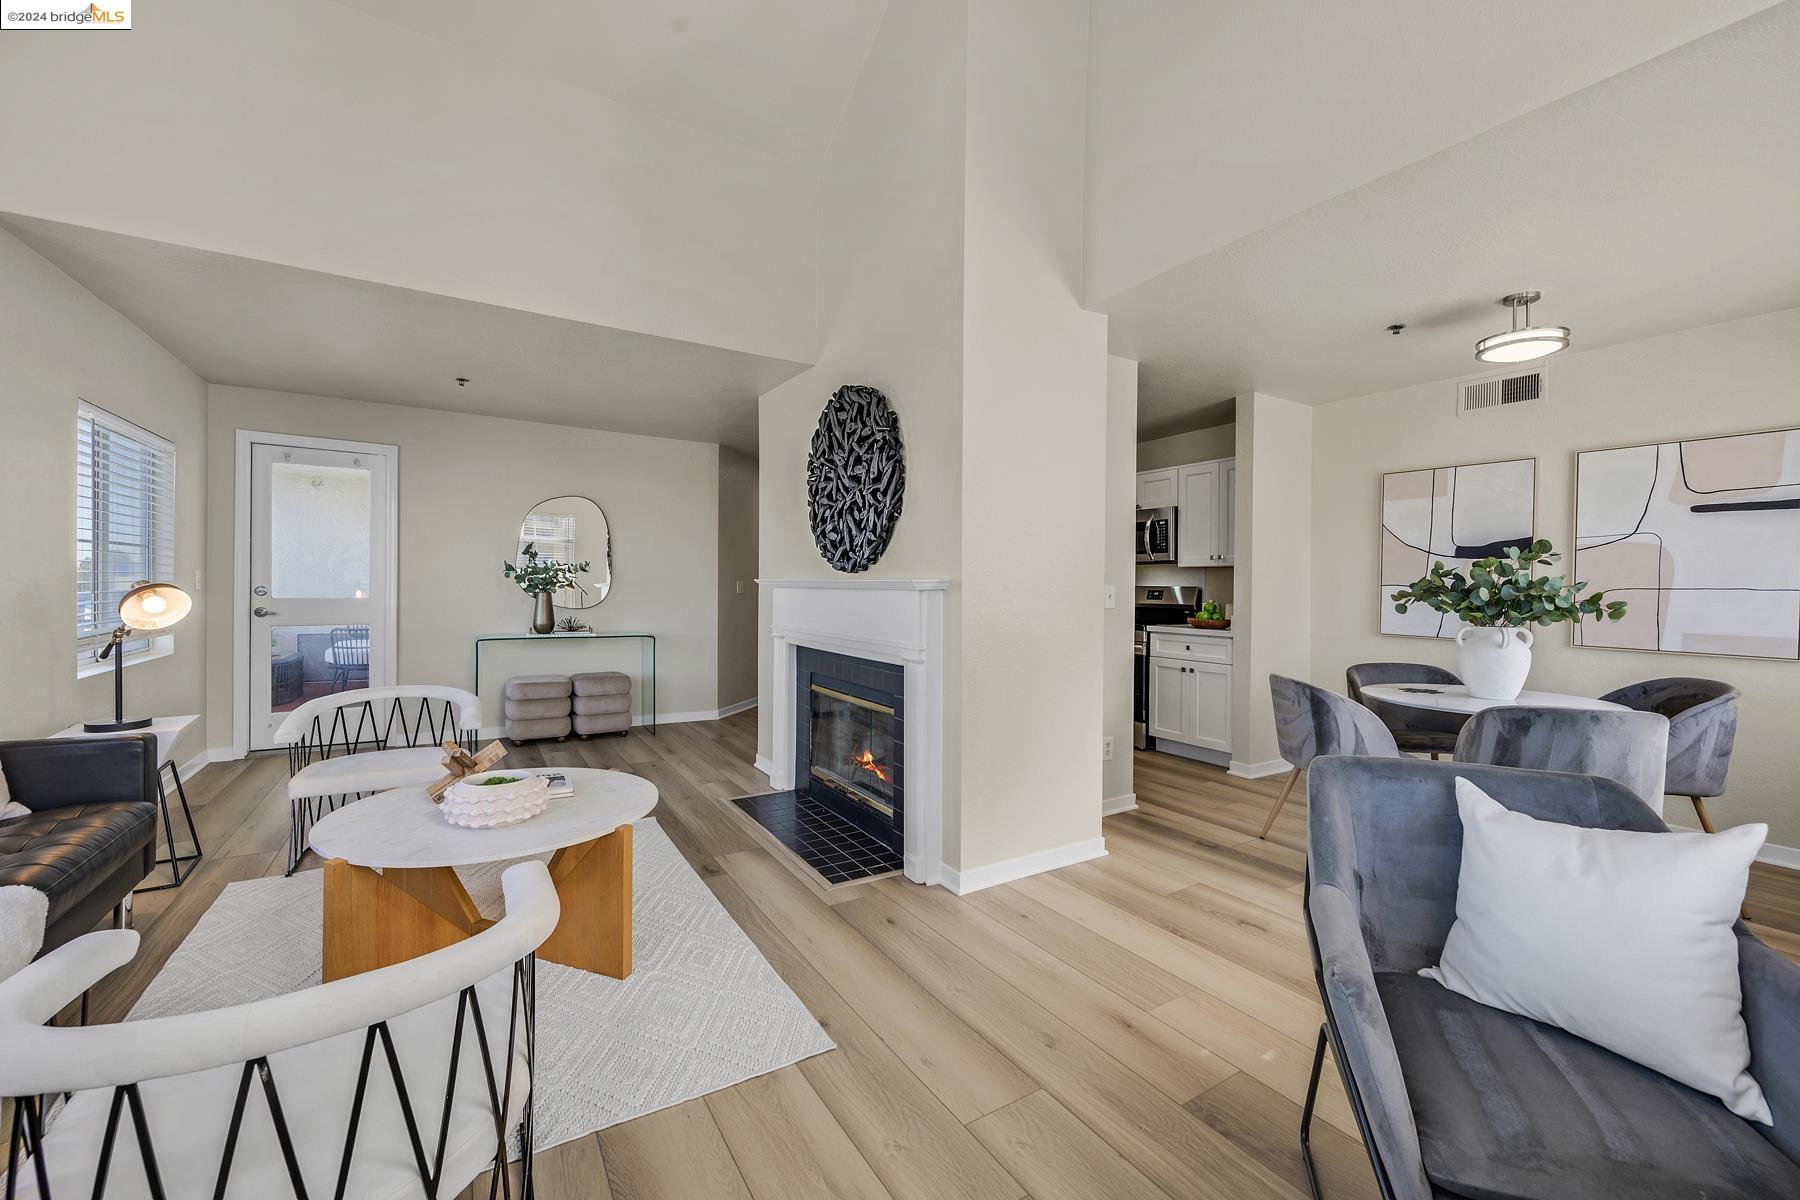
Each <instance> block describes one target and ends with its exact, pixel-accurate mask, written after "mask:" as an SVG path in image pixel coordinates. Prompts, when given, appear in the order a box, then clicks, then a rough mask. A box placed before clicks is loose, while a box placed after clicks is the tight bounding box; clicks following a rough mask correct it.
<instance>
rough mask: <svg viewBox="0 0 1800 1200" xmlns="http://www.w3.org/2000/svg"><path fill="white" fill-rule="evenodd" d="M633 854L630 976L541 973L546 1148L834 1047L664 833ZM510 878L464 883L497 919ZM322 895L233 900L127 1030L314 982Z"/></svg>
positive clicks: (482, 874) (312, 877)
mask: <svg viewBox="0 0 1800 1200" xmlns="http://www.w3.org/2000/svg"><path fill="white" fill-rule="evenodd" d="M633 841H634V850H635V859H636V861H635V867H634V872H633V876H632V881H633V890H632V920H633V935H634V936H633V945H632V954H633V960H634V961H633V970H632V972H631V977H630V978H629V979H624V980H617V979H608V978H606V977H605V976H602V975H594V974H590V973H589V972H587V971H578V970H576V969H574V968H572V967H564V966H560V965H558V964H556V963H551V962H544V961H542V960H540V961H539V962H538V968H537V978H538V1014H537V1015H538V1042H537V1061H538V1076H539V1080H538V1086H537V1092H536V1096H535V1097H534V1103H535V1110H536V1111H535V1114H534V1115H535V1119H536V1132H537V1148H538V1149H539V1150H544V1149H548V1148H549V1147H551V1146H555V1145H558V1144H560V1143H562V1142H566V1141H570V1140H571V1139H573V1138H578V1137H581V1136H582V1135H583V1134H586V1133H592V1132H593V1131H594V1130H596V1129H605V1128H606V1127H607V1126H609V1125H616V1124H618V1123H619V1122H620V1121H628V1120H630V1119H631V1118H632V1117H641V1116H643V1115H644V1114H645V1113H648V1112H655V1111H656V1110H657V1109H659V1108H666V1107H668V1106H669V1105H671V1104H679V1103H681V1102H682V1101H684V1100H691V1099H693V1098H694V1097H696V1096H703V1095H705V1094H706V1093H708V1092H713V1091H717V1090H718V1089H720V1088H723V1087H729V1086H731V1085H732V1084H734V1083H741V1082H742V1081H744V1080H746V1079H750V1078H753V1077H754V1076H757V1075H762V1074H765V1073H767V1072H769V1071H773V1070H776V1069H778V1068H780V1067H785V1066H787V1065H788V1064H790V1063H795V1062H799V1061H800V1060H801V1059H803V1058H810V1057H811V1056H812V1055H815V1054H822V1053H823V1052H825V1051H827V1050H830V1049H832V1048H833V1047H834V1045H835V1043H834V1042H833V1041H832V1040H831V1039H830V1038H829V1037H827V1036H825V1031H824V1030H823V1029H821V1028H820V1027H819V1023H818V1022H817V1021H815V1020H813V1017H812V1014H811V1013H809V1012H808V1011H807V1010H806V1006H805V1005H804V1004H802V1003H800V998H799V997H798V996H796V995H794V993H793V991H792V990H790V989H789V988H788V986H787V984H786V983H784V982H782V979H781V977H780V976H779V975H777V974H776V973H775V969H774V968H773V967H771V966H770V965H769V963H768V960H767V959H765V958H763V956H762V953H761V952H760V951H759V950H757V948H756V946H755V944H754V943H752V942H751V941H750V939H749V938H748V937H746V936H745V935H744V931H743V930H741V929H739V928H738V926H737V923H736V922H735V921H733V920H732V919H731V914H729V913H727V912H726V911H725V910H724V909H723V908H721V907H720V905H719V902H718V901H717V900H716V899H714V898H713V894H712V893H711V892H710V891H708V890H707V888H706V885H705V884H704V883H702V882H701V881H700V877H699V876H698V875H696V874H694V871H693V868H691V867H689V866H688V864H687V860H686V859H684V858H682V857H681V854H680V852H679V851H677V850H676V849H675V846H674V844H673V843H671V842H670V841H669V837H668V835H667V834H665V833H664V832H663V831H662V830H661V829H660V828H658V826H657V824H656V822H655V821H654V820H650V819H646V820H643V821H639V822H637V824H636V827H635V833H634V837H633ZM505 866H506V864H504V863H494V864H489V865H486V866H481V867H475V868H471V869H465V870H462V871H460V872H459V873H460V874H461V875H462V877H463V882H464V884H465V885H466V886H467V887H468V889H469V894H470V895H471V896H472V897H473V898H474V900H475V902H476V904H477V905H479V906H480V908H481V910H482V912H483V913H484V914H486V915H489V916H498V915H499V910H500V908H501V902H500V872H501V870H503V869H504V867H505ZM322 883H323V877H322V875H321V873H320V872H318V871H308V872H305V873H304V874H300V875H295V876H294V877H292V878H291V879H282V878H274V879H255V880H250V881H248V882H244V883H234V884H231V885H229V886H228V887H226V889H225V892H224V894H223V895H221V896H220V897H219V899H218V900H217V901H215V902H214V904H213V906H212V907H211V908H210V909H208V910H207V912H206V915H205V916H203V917H202V918H200V922H199V924H198V925H196V926H195V927H194V931H193V932H192V933H190V934H189V935H188V937H187V940H186V941H184V942H182V943H181V945H180V946H179V947H177V948H176V950H175V953H174V954H173V955H171V956H170V958H169V961H168V962H167V963H165V964H164V965H163V969H162V971H161V972H160V973H159V974H158V975H157V976H156V978H155V980H153V981H152V982H151V984H150V986H149V988H147V989H146V990H145V992H144V994H143V996H142V997H140V998H139V1000H138V1002H137V1004H136V1005H134V1006H133V1007H132V1010H131V1015H130V1016H129V1017H127V1018H126V1019H127V1020H141V1019H142V1018H145V1017H161V1016H167V1015H169V1014H172V1013H186V1012H197V1011H199V1010H202V1009H209V1008H220V1007H223V1006H225V1005H230V1004H242V1003H245V1002H247V1001H250V1000H260V999H263V998H265V997H268V996H276V995H281V994H282V993H285V992H292V991H298V990H299V989H301V988H304V987H310V986H312V985H314V984H316V983H318V982H319V959H320V945H319V936H320V935H319V929H320V908H321V899H322Z"/></svg>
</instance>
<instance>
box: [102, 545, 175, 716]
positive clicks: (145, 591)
mask: <svg viewBox="0 0 1800 1200" xmlns="http://www.w3.org/2000/svg"><path fill="white" fill-rule="evenodd" d="M193 607H194V600H193V597H191V596H189V595H188V594H187V593H186V592H184V591H182V590H181V589H180V588H178V587H176V586H175V585H174V584H172V583H151V582H150V581H149V580H147V579H140V580H139V581H138V584H137V586H136V587H134V588H132V589H131V590H130V591H129V592H126V593H125V595H124V597H123V598H121V599H120V601H119V627H118V628H117V629H115V630H113V631H112V638H111V639H110V640H109V641H108V642H107V643H106V645H105V646H103V647H101V649H100V657H101V658H105V657H106V656H107V655H109V654H110V655H111V656H112V660H113V719H112V720H110V721H89V722H88V723H87V724H85V725H83V726H82V728H83V729H84V730H86V731H87V732H88V733H123V732H125V731H127V730H131V729H143V728H145V727H146V726H148V725H149V724H150V720H151V719H150V718H149V717H138V718H136V719H135V720H130V721H127V720H126V719H125V652H124V651H123V650H121V649H120V648H119V647H120V645H121V644H123V643H124V641H125V639H126V638H128V637H130V636H131V634H132V632H133V631H134V630H137V631H150V632H154V631H156V630H159V629H167V628H168V627H169V626H171V625H173V624H175V623H176V622H177V621H179V620H181V618H183V617H185V616H187V615H188V611H189V610H190V609H192V608H193Z"/></svg>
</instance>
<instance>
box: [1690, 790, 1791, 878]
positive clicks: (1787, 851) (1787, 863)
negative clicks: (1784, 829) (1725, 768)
mask: <svg viewBox="0 0 1800 1200" xmlns="http://www.w3.org/2000/svg"><path fill="white" fill-rule="evenodd" d="M1669 799H1670V800H1674V799H1675V797H1674V796H1671V797H1669ZM1663 820H1665V821H1668V824H1669V828H1670V829H1679V830H1681V832H1683V833H1699V832H1700V830H1699V829H1698V828H1697V827H1696V826H1693V825H1680V824H1677V823H1676V822H1674V821H1669V819H1668V817H1667V816H1665V817H1663ZM1756 861H1757V862H1759V863H1767V864H1768V865H1769V866H1771V867H1786V868H1787V869H1788V870H1790V871H1800V849H1795V848H1794V847H1793V846H1777V845H1776V844H1775V843H1773V842H1764V843H1763V848H1762V849H1761V850H1759V851H1757V852H1756Z"/></svg>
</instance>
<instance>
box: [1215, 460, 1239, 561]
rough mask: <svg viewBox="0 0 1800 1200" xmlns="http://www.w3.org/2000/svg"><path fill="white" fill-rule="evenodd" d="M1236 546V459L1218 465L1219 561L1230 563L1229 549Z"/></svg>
mask: <svg viewBox="0 0 1800 1200" xmlns="http://www.w3.org/2000/svg"><path fill="white" fill-rule="evenodd" d="M1236 544H1237V459H1235V458H1227V459H1225V460H1223V461H1222V462H1220V463H1219V555H1220V557H1219V561H1220V562H1222V563H1224V564H1226V565H1227V566H1229V565H1230V563H1231V548H1232V547H1233V546H1235V545H1236Z"/></svg>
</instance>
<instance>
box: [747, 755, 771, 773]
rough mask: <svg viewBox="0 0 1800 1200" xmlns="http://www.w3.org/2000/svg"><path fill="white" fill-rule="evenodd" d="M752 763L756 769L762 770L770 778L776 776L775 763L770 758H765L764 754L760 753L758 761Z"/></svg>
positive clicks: (757, 757)
mask: <svg viewBox="0 0 1800 1200" xmlns="http://www.w3.org/2000/svg"><path fill="white" fill-rule="evenodd" d="M752 765H754V766H755V767H756V769H757V770H759V771H761V772H762V773H763V774H764V775H767V776H768V777H769V778H770V779H774V778H775V764H774V763H772V762H770V761H769V760H768V759H766V758H764V757H763V756H762V755H760V754H759V755H757V756H756V762H755V763H754V764H752Z"/></svg>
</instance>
